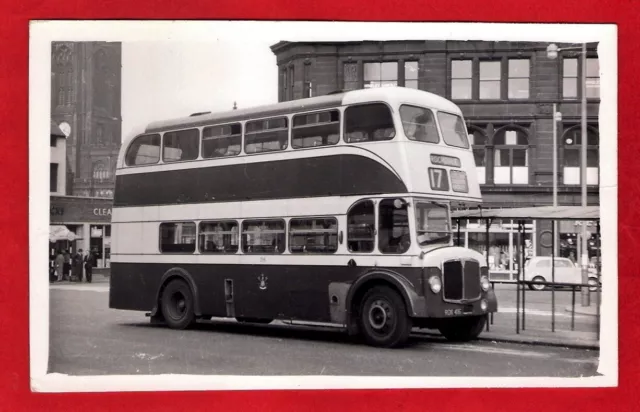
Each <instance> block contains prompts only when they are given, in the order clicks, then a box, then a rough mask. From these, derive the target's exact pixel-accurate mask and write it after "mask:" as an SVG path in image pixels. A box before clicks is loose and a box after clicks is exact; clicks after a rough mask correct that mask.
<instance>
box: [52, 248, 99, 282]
mask: <svg viewBox="0 0 640 412" xmlns="http://www.w3.org/2000/svg"><path fill="white" fill-rule="evenodd" d="M95 263H96V257H95V254H94V253H91V252H90V251H88V250H87V251H86V252H85V253H83V252H82V249H78V251H77V252H76V253H75V254H73V255H71V253H69V251H68V250H64V251H62V250H59V251H58V253H57V254H56V257H55V259H54V260H53V269H54V281H57V282H62V281H63V280H68V281H71V282H82V279H83V277H86V279H87V282H88V283H91V278H92V272H93V267H94V266H95ZM83 275H86V276H83Z"/></svg>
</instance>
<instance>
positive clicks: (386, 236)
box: [378, 199, 411, 254]
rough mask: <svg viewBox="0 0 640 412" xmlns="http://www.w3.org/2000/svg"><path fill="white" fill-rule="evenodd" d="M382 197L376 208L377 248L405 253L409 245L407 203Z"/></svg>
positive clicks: (384, 251)
mask: <svg viewBox="0 0 640 412" xmlns="http://www.w3.org/2000/svg"><path fill="white" fill-rule="evenodd" d="M396 200H399V199H384V200H382V201H380V207H379V209H378V249H379V250H380V252H381V253H389V254H399V253H405V252H406V251H407V250H409V246H411V239H410V235H409V233H410V232H409V216H408V214H407V203H406V202H402V201H401V202H396Z"/></svg>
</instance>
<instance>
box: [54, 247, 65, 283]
mask: <svg viewBox="0 0 640 412" xmlns="http://www.w3.org/2000/svg"><path fill="white" fill-rule="evenodd" d="M55 268H56V276H57V281H58V282H62V278H63V271H64V255H63V254H62V250H58V255H57V256H56V259H55Z"/></svg>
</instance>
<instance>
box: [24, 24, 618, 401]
mask: <svg viewBox="0 0 640 412" xmlns="http://www.w3.org/2000/svg"><path fill="white" fill-rule="evenodd" d="M328 26H330V28H329V29H328ZM264 30H268V31H270V32H271V33H278V34H279V38H280V39H281V40H289V41H350V40H353V41H356V40H380V41H383V40H387V41H388V40H485V41H523V42H525V41H545V42H546V41H548V42H557V43H585V42H586V43H592V42H598V43H599V45H598V58H599V62H600V75H601V79H600V114H599V116H600V117H599V130H600V136H603V138H601V140H600V182H601V184H600V208H601V213H600V215H601V216H600V219H601V235H602V263H603V266H602V273H603V288H602V302H603V304H602V307H601V319H602V320H601V322H600V328H601V329H600V362H599V366H598V373H599V374H600V376H594V377H585V378H548V377H542V378H518V377H509V376H505V377H429V376H425V377H400V376H399V377H388V376H380V377H366V376H356V377H351V376H238V375H235V376H226V375H213V376H207V375H135V376H131V375H122V376H120V375H107V376H69V375H63V374H56V373H54V374H47V365H48V356H49V282H48V279H47V278H46V277H45V276H43V274H42V270H44V268H45V267H47V264H48V256H47V250H48V235H49V189H48V187H47V184H48V182H49V179H48V177H49V176H48V175H49V168H47V167H46V165H47V164H48V163H49V160H48V157H49V153H50V147H49V145H47V142H48V140H45V139H43V138H42V136H43V135H45V133H46V132H47V130H48V129H49V128H50V118H51V110H50V102H51V98H50V93H51V84H50V83H51V73H50V69H51V42H52V41H119V42H123V43H124V42H133V41H154V42H160V41H169V42H171V41H193V42H200V43H208V42H216V41H225V38H230V37H233V40H234V41H247V42H250V41H251V38H252V37H254V36H255V34H254V33H259V32H262V31H264ZM617 74H618V65H617V27H616V26H615V25H612V24H608V25H596V24H589V25H585V24H581V25H574V24H544V25H542V24H515V23H514V24H503V23H500V24H497V23H385V22H382V23H380V22H371V23H369V22H367V23H360V22H355V23H351V22H348V23H347V22H254V21H236V22H231V21H189V22H184V21H182V22H181V21H33V22H31V24H30V44H29V267H30V273H29V299H30V302H29V331H30V374H31V387H32V390H33V391H36V392H124V391H165V390H180V391H190V390H257V389H367V388H371V389H374V388H452V387H458V388H479V387H481V388H486V387H496V388H498V387H611V386H617V384H618V268H617V266H618V258H617V251H618V248H617V242H618V240H617V229H618V218H617V216H618V213H617V212H618V205H617V203H618V187H617V169H618V168H617V141H618V138H617V136H618V133H617V96H618V93H617V86H618V81H617ZM274 82H275V79H274ZM603 166H604V167H603ZM178 378H179V379H178Z"/></svg>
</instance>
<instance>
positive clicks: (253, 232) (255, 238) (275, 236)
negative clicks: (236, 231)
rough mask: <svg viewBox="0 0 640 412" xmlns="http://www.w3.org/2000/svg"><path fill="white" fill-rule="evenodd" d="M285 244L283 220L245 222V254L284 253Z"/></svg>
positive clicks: (243, 223) (243, 247)
mask: <svg viewBox="0 0 640 412" xmlns="http://www.w3.org/2000/svg"><path fill="white" fill-rule="evenodd" d="M285 243H286V237H285V224H284V221H283V220H245V221H244V222H242V252H243V253H269V254H270V253H283V252H284V249H285Z"/></svg>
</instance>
